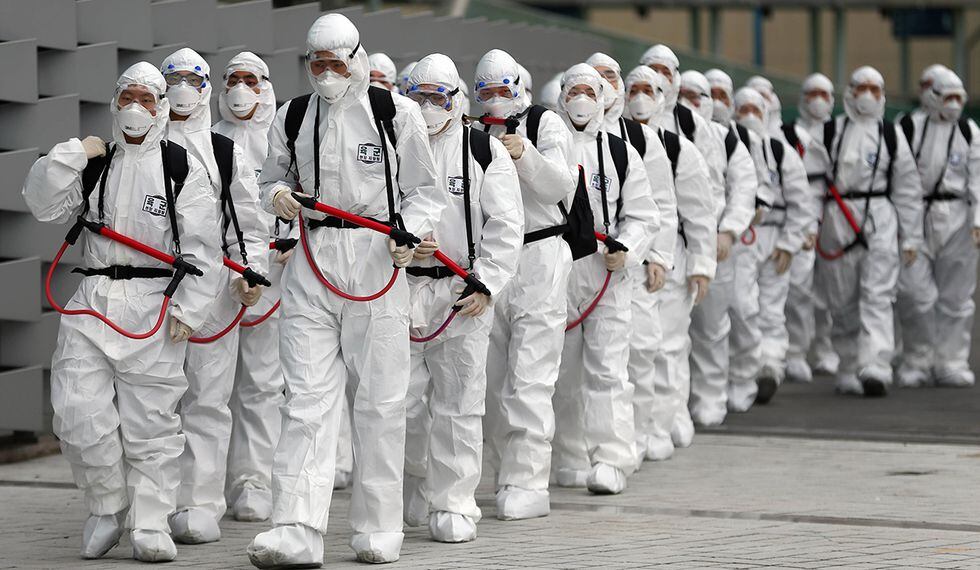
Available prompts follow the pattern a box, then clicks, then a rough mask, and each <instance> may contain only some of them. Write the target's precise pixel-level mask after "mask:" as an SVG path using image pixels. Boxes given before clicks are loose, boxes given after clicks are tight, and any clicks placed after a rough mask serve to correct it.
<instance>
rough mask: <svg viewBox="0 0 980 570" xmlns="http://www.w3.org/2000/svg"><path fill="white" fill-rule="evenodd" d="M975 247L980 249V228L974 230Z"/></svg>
mask: <svg viewBox="0 0 980 570" xmlns="http://www.w3.org/2000/svg"><path fill="white" fill-rule="evenodd" d="M973 245H975V246H977V247H980V228H973Z"/></svg>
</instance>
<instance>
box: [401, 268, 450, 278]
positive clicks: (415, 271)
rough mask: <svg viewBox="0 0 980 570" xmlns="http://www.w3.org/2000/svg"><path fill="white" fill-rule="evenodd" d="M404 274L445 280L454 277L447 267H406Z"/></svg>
mask: <svg viewBox="0 0 980 570" xmlns="http://www.w3.org/2000/svg"><path fill="white" fill-rule="evenodd" d="M405 273H408V274H409V275H411V276H412V277H429V278H431V279H446V278H447V277H452V276H453V275H456V274H455V273H453V271H452V269H449V268H448V267H406V268H405Z"/></svg>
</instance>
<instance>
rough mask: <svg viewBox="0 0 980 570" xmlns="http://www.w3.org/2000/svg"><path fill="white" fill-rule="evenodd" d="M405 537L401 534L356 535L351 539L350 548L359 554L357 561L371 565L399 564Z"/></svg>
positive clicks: (374, 533) (375, 533) (376, 533)
mask: <svg viewBox="0 0 980 570" xmlns="http://www.w3.org/2000/svg"><path fill="white" fill-rule="evenodd" d="M404 538H405V535H404V534H402V533H400V532H373V533H371V534H355V535H354V536H353V537H351V539H350V547H351V548H353V549H354V552H356V553H357V559H358V560H360V561H361V562H367V563H369V564H386V563H388V562H398V556H399V553H401V550H402V540H403V539H404Z"/></svg>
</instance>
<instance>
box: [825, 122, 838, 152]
mask: <svg viewBox="0 0 980 570" xmlns="http://www.w3.org/2000/svg"><path fill="white" fill-rule="evenodd" d="M835 136H837V119H834V118H833V117H831V119H830V120H829V121H827V122H826V123H824V124H823V147H824V148H825V149H827V156H831V157H832V156H834V153H833V152H831V151H832V149H833V148H834V137H835ZM835 162H836V161H835Z"/></svg>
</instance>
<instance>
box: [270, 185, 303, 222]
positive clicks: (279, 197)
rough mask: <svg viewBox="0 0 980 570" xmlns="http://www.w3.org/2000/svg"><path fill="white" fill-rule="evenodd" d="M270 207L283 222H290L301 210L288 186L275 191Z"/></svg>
mask: <svg viewBox="0 0 980 570" xmlns="http://www.w3.org/2000/svg"><path fill="white" fill-rule="evenodd" d="M304 195H305V194H304ZM272 206H273V207H274V208H275V210H276V215H277V216H279V217H280V218H282V219H284V220H292V219H293V218H295V217H296V215H297V214H299V211H300V210H302V209H303V207H302V206H300V205H299V202H297V201H296V200H295V199H294V198H293V190H292V188H290V187H288V186H280V187H279V188H277V189H276V193H275V195H274V196H273V197H272Z"/></svg>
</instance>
